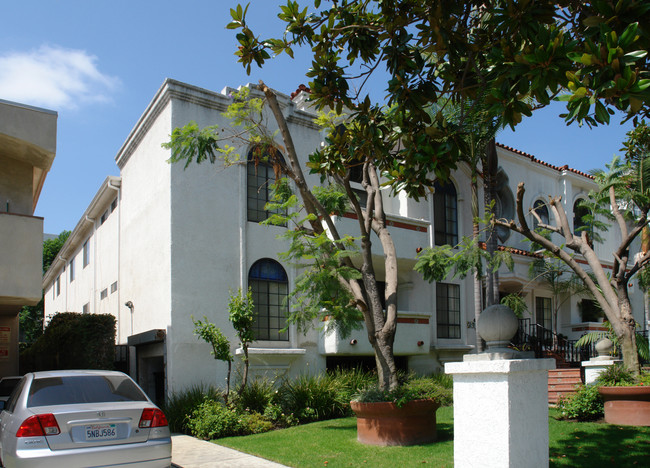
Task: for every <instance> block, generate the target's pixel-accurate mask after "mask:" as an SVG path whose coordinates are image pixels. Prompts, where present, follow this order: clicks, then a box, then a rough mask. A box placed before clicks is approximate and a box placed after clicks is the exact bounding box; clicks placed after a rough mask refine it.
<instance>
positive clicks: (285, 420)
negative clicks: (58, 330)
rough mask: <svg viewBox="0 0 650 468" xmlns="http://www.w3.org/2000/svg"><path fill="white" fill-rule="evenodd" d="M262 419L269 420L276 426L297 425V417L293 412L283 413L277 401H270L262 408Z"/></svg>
mask: <svg viewBox="0 0 650 468" xmlns="http://www.w3.org/2000/svg"><path fill="white" fill-rule="evenodd" d="M263 416H264V419H266V420H268V421H271V422H272V423H273V424H274V425H275V426H276V427H291V426H295V425H297V424H298V423H299V422H298V419H296V417H295V416H294V415H293V413H285V412H284V410H283V409H282V406H280V404H278V403H271V404H270V405H268V406H267V407H266V408H265V409H264V414H263Z"/></svg>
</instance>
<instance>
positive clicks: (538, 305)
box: [535, 296, 553, 330]
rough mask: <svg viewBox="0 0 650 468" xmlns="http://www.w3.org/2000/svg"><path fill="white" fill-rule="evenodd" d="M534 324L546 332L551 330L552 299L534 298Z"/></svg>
mask: <svg viewBox="0 0 650 468" xmlns="http://www.w3.org/2000/svg"><path fill="white" fill-rule="evenodd" d="M540 312H541V317H540ZM547 314H548V316H547ZM540 320H541V321H540ZM535 323H536V324H537V325H540V326H542V327H544V328H545V329H547V330H553V299H552V298H550V297H546V296H536V297H535ZM547 324H548V326H547Z"/></svg>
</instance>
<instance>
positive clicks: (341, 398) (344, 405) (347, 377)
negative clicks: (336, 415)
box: [328, 368, 377, 416]
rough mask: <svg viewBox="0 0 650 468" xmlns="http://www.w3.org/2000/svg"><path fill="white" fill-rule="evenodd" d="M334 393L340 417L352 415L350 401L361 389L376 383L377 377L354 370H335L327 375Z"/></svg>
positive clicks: (357, 369) (358, 369) (360, 370)
mask: <svg viewBox="0 0 650 468" xmlns="http://www.w3.org/2000/svg"><path fill="white" fill-rule="evenodd" d="M328 376H329V378H330V379H331V380H332V385H333V386H334V388H335V391H336V400H337V403H338V405H339V408H340V409H341V412H342V413H341V416H349V415H352V410H351V409H350V401H351V400H352V398H353V397H354V395H355V394H356V393H358V392H359V390H361V389H362V388H366V387H369V386H370V385H372V384H373V383H374V382H376V381H377V375H376V374H373V373H371V372H367V371H364V370H362V369H360V368H355V369H336V370H335V371H333V372H331V373H329V374H328Z"/></svg>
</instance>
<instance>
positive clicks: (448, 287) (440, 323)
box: [436, 282, 462, 340]
mask: <svg viewBox="0 0 650 468" xmlns="http://www.w3.org/2000/svg"><path fill="white" fill-rule="evenodd" d="M443 289H444V294H443V291H442V290H443ZM450 291H454V292H455V293H456V295H455V296H451V295H450V294H449V293H450ZM443 301H444V304H443ZM452 301H456V304H454V305H455V306H456V308H452V307H450V303H451V302H452ZM461 310H462V309H461V304H460V285H459V284H455V283H441V282H439V283H436V337H437V338H438V339H445V340H458V339H461V338H462V329H461ZM452 314H453V315H454V316H455V317H453V318H452ZM454 318H456V319H457V320H454ZM452 328H453V330H454V331H456V332H457V333H451V330H452ZM443 331H444V333H443Z"/></svg>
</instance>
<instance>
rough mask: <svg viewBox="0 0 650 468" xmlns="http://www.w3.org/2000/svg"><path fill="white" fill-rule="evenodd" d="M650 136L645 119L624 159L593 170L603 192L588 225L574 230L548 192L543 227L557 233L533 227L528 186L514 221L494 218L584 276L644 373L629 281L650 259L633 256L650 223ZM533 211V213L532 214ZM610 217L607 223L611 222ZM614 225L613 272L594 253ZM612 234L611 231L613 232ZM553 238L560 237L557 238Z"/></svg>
mask: <svg viewBox="0 0 650 468" xmlns="http://www.w3.org/2000/svg"><path fill="white" fill-rule="evenodd" d="M649 135H650V133H649V131H648V127H647V126H646V125H645V123H641V124H640V125H639V126H637V127H636V128H635V129H634V130H632V131H630V132H629V133H628V140H627V141H626V142H625V148H626V154H625V156H626V158H625V160H622V159H620V158H618V157H615V158H614V160H613V161H612V162H611V163H610V164H609V165H608V166H607V169H608V170H607V171H606V172H605V171H597V172H596V173H595V177H596V182H597V183H598V186H599V190H598V191H594V192H592V193H591V194H590V198H589V202H588V203H589V210H590V214H589V215H588V217H589V219H588V221H589V223H588V229H582V230H581V231H580V230H576V226H573V228H572V226H571V225H570V222H569V219H568V217H567V214H566V211H565V209H564V205H563V204H562V200H561V197H557V196H550V197H549V203H550V206H551V211H552V213H553V223H552V224H551V223H549V224H543V223H542V222H541V219H539V217H537V218H538V222H539V227H540V228H542V229H546V230H548V231H550V232H551V233H553V236H552V237H550V238H547V237H545V236H543V235H542V234H540V233H539V232H537V231H536V230H533V229H531V227H530V226H529V225H528V222H527V221H526V214H527V210H526V209H525V208H524V204H523V199H524V193H525V188H524V184H523V183H520V184H519V185H518V187H517V196H516V199H517V202H516V206H517V209H516V212H517V218H516V219H513V220H495V224H497V225H499V226H504V227H507V228H509V229H511V230H513V231H515V232H518V233H520V234H522V235H523V236H524V237H526V238H528V239H530V240H531V241H533V242H534V243H536V244H538V245H541V246H542V248H544V249H545V250H547V251H549V252H551V253H552V254H553V255H555V256H556V257H557V258H559V259H560V260H562V261H563V262H564V263H565V264H566V265H567V266H568V267H569V268H571V270H573V272H574V273H575V274H576V275H577V276H578V277H579V278H580V279H581V280H582V282H583V283H584V285H585V286H586V287H587V289H588V290H589V292H590V293H591V294H592V295H593V297H594V298H595V300H596V301H597V302H598V304H599V305H600V307H601V308H602V310H603V312H604V313H605V316H606V317H607V320H609V322H610V324H611V326H612V328H613V330H614V332H615V334H616V335H617V337H618V342H619V343H620V346H621V350H622V353H623V361H624V364H625V366H626V367H628V368H629V369H630V370H631V371H632V372H635V373H636V374H638V373H639V372H640V366H639V358H638V353H637V342H636V340H637V335H636V327H637V323H636V320H635V319H634V316H633V313H632V305H631V303H630V297H629V291H628V285H629V284H630V283H631V280H632V278H633V277H634V275H635V274H636V273H638V272H639V271H640V270H641V269H642V268H643V267H644V266H646V265H647V264H648V262H649V261H650V251H642V252H641V254H640V255H636V256H635V255H634V254H635V253H636V252H634V250H633V246H632V243H633V242H634V240H635V239H636V238H637V237H639V235H640V234H641V232H642V230H643V228H644V227H645V226H646V225H647V224H648V212H649V211H650V151H649V150H650V138H648V136H649ZM533 214H534V212H533ZM607 221H609V223H607ZM608 228H611V229H612V230H614V229H616V230H617V231H618V235H619V236H620V239H621V241H620V243H619V245H618V246H617V247H616V248H615V250H614V251H613V252H612V258H611V262H612V271H611V274H608V272H606V271H605V266H604V265H603V264H602V263H601V261H600V259H599V258H598V255H596V253H595V251H594V241H597V240H598V232H599V231H602V232H604V231H606V230H607V229H608ZM610 235H611V234H610ZM554 239H555V240H558V239H559V240H561V241H560V242H556V241H554ZM576 254H578V255H580V256H581V257H582V258H583V259H584V260H585V261H586V262H587V265H588V268H585V267H584V266H583V264H582V263H580V262H579V261H578V259H577V258H576V256H575V255H576Z"/></svg>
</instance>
